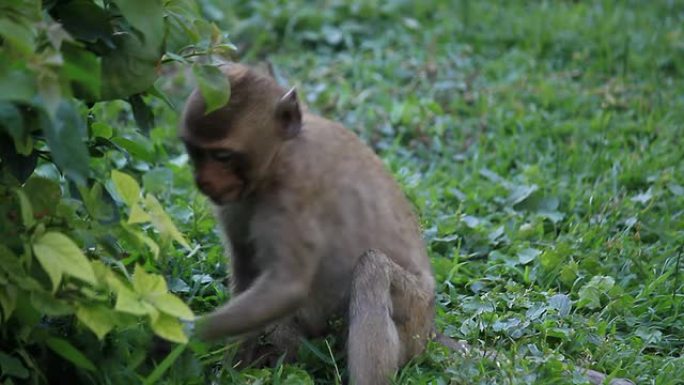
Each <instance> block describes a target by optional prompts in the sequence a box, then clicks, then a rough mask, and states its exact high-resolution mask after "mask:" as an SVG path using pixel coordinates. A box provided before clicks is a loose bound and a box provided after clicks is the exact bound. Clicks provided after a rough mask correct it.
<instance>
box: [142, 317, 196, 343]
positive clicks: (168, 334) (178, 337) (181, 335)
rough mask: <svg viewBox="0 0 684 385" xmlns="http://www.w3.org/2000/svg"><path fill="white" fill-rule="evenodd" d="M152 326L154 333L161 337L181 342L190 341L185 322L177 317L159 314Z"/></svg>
mask: <svg viewBox="0 0 684 385" xmlns="http://www.w3.org/2000/svg"><path fill="white" fill-rule="evenodd" d="M151 326H152V330H153V331H154V333H155V334H157V335H158V336H159V337H161V338H164V339H166V340H169V341H171V342H177V343H179V344H185V343H187V342H188V337H187V336H186V335H185V332H184V331H183V324H182V323H181V322H180V321H179V320H177V319H176V318H173V317H171V316H169V315H166V314H164V313H161V314H159V317H158V318H157V319H156V320H155V321H153V322H152V324H151Z"/></svg>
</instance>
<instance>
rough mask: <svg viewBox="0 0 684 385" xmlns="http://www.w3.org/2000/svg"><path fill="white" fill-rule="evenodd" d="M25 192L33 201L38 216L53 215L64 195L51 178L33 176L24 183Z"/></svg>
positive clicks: (32, 204)
mask: <svg viewBox="0 0 684 385" xmlns="http://www.w3.org/2000/svg"><path fill="white" fill-rule="evenodd" d="M23 190H24V193H26V196H27V197H28V199H29V201H31V206H32V207H33V213H34V215H35V216H36V218H38V219H40V218H42V217H43V216H46V215H48V216H50V215H53V214H54V213H55V211H56V209H57V206H58V205H59V200H60V198H61V197H62V189H61V188H60V187H59V185H58V184H57V183H56V182H55V181H52V180H50V179H47V178H43V177H40V176H32V177H31V178H30V179H29V180H28V181H27V182H26V184H25V185H24V188H23Z"/></svg>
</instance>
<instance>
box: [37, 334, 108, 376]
mask: <svg viewBox="0 0 684 385" xmlns="http://www.w3.org/2000/svg"><path fill="white" fill-rule="evenodd" d="M45 344H46V345H47V346H48V347H49V348H50V349H51V350H52V351H53V352H55V353H57V354H58V355H60V356H61V357H62V358H64V359H66V360H67V361H69V362H71V363H72V364H74V365H76V366H78V367H79V368H81V369H85V370H89V371H93V372H94V371H95V370H96V369H95V364H93V362H92V361H90V360H89V359H88V357H86V356H85V355H84V354H83V353H81V352H80V351H79V350H78V349H76V347H74V345H72V344H71V343H70V342H69V341H67V340H64V339H62V338H57V337H51V338H48V339H47V340H46V341H45Z"/></svg>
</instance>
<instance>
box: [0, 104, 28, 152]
mask: <svg viewBox="0 0 684 385" xmlns="http://www.w3.org/2000/svg"><path fill="white" fill-rule="evenodd" d="M0 129H2V130H3V131H5V132H7V134H9V136H10V137H12V140H13V141H14V147H15V148H16V151H17V153H19V154H21V155H29V154H30V153H31V151H32V150H33V141H32V140H31V137H30V136H29V133H28V131H27V130H26V127H25V126H24V117H23V116H22V114H21V111H19V108H17V107H16V106H15V105H14V103H10V102H4V101H0Z"/></svg>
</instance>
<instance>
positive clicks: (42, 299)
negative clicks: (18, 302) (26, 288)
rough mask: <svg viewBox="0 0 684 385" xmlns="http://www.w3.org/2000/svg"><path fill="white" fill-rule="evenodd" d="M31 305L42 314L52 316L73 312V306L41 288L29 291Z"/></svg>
mask: <svg viewBox="0 0 684 385" xmlns="http://www.w3.org/2000/svg"><path fill="white" fill-rule="evenodd" d="M31 305H32V306H33V307H34V308H36V310H38V311H39V312H41V313H42V314H45V315H48V316H53V317H60V316H65V315H70V314H73V313H74V308H73V307H72V306H71V305H70V304H69V303H67V302H66V301H64V300H61V299H58V298H55V297H54V296H53V295H51V294H50V293H47V292H45V291H42V290H39V291H33V292H31Z"/></svg>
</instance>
